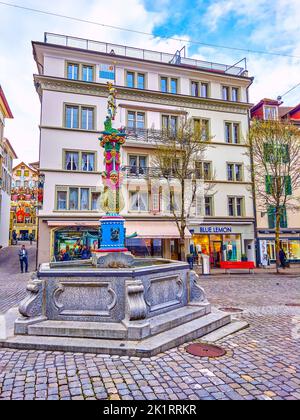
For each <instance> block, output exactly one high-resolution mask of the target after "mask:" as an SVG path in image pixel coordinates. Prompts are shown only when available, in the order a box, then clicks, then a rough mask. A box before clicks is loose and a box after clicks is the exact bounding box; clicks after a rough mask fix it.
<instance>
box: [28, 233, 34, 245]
mask: <svg viewBox="0 0 300 420" xmlns="http://www.w3.org/2000/svg"><path fill="white" fill-rule="evenodd" d="M29 241H30V245H32V241H33V234H32V233H31V234H30V235H29Z"/></svg>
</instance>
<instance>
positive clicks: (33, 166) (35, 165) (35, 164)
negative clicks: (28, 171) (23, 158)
mask: <svg viewBox="0 0 300 420" xmlns="http://www.w3.org/2000/svg"><path fill="white" fill-rule="evenodd" d="M28 165H29V166H31V167H32V168H33V169H35V170H36V171H38V170H39V168H40V162H32V163H28Z"/></svg>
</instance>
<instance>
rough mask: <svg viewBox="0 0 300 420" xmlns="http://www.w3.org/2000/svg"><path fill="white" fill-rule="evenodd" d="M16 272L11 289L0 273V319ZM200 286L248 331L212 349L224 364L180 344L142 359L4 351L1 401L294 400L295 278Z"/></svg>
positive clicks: (297, 368) (298, 366) (298, 320)
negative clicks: (233, 310) (217, 349)
mask: <svg viewBox="0 0 300 420" xmlns="http://www.w3.org/2000/svg"><path fill="white" fill-rule="evenodd" d="M15 250H16V248H15V249H14V251H15ZM0 255H1V254H0ZM2 255H3V254H2ZM0 258H1V257H0ZM2 258H3V256H2ZM17 269H18V267H17V266H16V267H14V268H13V269H10V270H11V276H12V277H13V279H14V280H13V281H12V282H10V278H8V277H7V270H6V272H5V273H4V272H3V270H2V271H1V269H0V298H1V299H0V302H1V304H0V311H1V310H2V311H5V310H7V309H9V307H11V306H13V305H16V304H17V303H18V302H19V301H20V299H22V297H23V295H24V287H25V286H26V281H27V280H26V278H25V277H20V275H19V274H17ZM201 285H202V286H203V287H204V289H205V290H206V293H207V296H208V299H209V301H210V302H211V303H212V304H213V305H214V306H215V307H217V308H224V307H237V308H241V309H242V310H243V312H242V313H240V314H234V316H235V317H236V318H238V319H243V320H246V321H247V322H248V323H249V325H250V326H249V328H248V329H246V330H243V331H240V332H239V333H237V334H235V335H232V336H229V337H226V338H223V339H222V340H220V341H219V342H217V343H216V344H217V345H219V346H221V347H223V348H224V349H225V350H226V351H227V354H226V355H225V356H224V357H221V358H218V359H209V358H197V357H194V356H192V355H190V354H188V353H187V352H186V350H185V347H186V345H187V344H184V345H182V346H180V347H179V348H174V349H171V350H169V351H167V352H166V353H163V354H159V355H157V356H155V357H152V358H147V359H141V358H138V357H132V358H129V357H119V356H112V357H110V356H107V355H93V354H80V353H74V354H72V353H61V352H46V351H22V350H11V349H5V348H3V349H0V400H14V399H21V400H32V399H35V400H38V399H41V400H44V399H47V400H69V399H72V400H82V399H85V400H93V399H98V400H107V399H109V400H124V401H129V400H159V399H166V400H187V401H189V400H190V401H192V400H230V399H232V400H253V399H258V400H282V399H286V400H298V399H299V398H300V350H299V349H300V308H299V307H297V306H289V305H290V304H295V303H298V304H299V303H300V275H298V274H297V272H296V271H295V270H294V272H293V273H289V274H281V275H279V276H276V275H274V274H272V273H263V272H260V273H256V274H255V275H232V276H225V275H221V274H219V275H217V276H211V277H209V278H207V277H202V278H201ZM7 291H8V292H7ZM7 293H8V294H7ZM6 294H7V296H8V298H7V299H4V296H6ZM199 341H201V340H195V342H199Z"/></svg>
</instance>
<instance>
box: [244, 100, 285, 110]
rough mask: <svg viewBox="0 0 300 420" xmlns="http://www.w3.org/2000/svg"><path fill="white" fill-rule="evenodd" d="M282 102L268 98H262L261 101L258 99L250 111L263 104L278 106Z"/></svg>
mask: <svg viewBox="0 0 300 420" xmlns="http://www.w3.org/2000/svg"><path fill="white" fill-rule="evenodd" d="M281 104H282V102H280V101H278V100H276V99H269V98H264V99H262V100H261V101H259V102H258V103H257V104H256V105H254V107H253V108H251V112H254V111H256V110H257V109H259V108H261V107H262V106H263V105H273V106H278V107H279V106H280V105H281Z"/></svg>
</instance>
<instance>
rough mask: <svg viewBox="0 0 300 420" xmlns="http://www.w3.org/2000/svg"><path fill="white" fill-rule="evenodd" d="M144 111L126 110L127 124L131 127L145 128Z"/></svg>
mask: <svg viewBox="0 0 300 420" xmlns="http://www.w3.org/2000/svg"><path fill="white" fill-rule="evenodd" d="M145 119H146V117H145V113H144V112H138V111H128V113H127V126H128V128H132V129H137V128H138V129H143V128H145Z"/></svg>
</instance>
